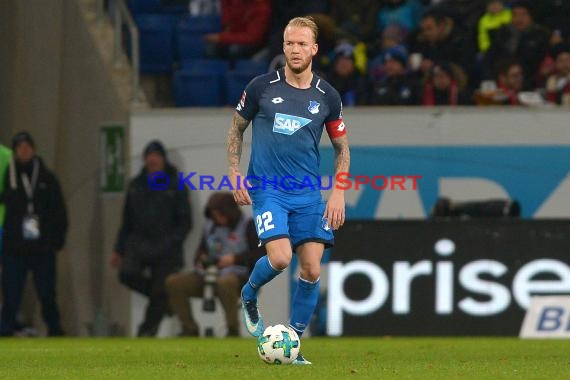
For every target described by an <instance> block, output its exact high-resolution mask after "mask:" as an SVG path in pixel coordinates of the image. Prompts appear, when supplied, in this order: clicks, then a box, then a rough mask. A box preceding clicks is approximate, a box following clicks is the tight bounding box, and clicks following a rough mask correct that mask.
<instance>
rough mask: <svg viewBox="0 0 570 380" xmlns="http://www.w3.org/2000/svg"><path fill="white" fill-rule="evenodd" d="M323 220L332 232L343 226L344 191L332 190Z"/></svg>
mask: <svg viewBox="0 0 570 380" xmlns="http://www.w3.org/2000/svg"><path fill="white" fill-rule="evenodd" d="M323 217H324V218H326V219H327V222H328V224H329V226H331V227H332V229H333V230H338V229H339V228H340V227H342V225H343V224H344V191H342V190H339V189H333V191H332V192H331V195H330V197H329V200H328V201H327V208H326V209H325V214H324V215H323Z"/></svg>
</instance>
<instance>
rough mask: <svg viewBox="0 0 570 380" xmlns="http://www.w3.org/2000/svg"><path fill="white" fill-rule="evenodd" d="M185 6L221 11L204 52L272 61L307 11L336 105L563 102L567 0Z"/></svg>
mask: <svg viewBox="0 0 570 380" xmlns="http://www.w3.org/2000/svg"><path fill="white" fill-rule="evenodd" d="M190 12H191V13H194V14H195V15H200V14H204V13H216V12H220V14H221V19H222V27H223V31H222V32H221V33H214V34H211V35H209V36H208V37H207V41H208V42H209V43H210V44H211V46H210V49H209V53H210V56H211V57H222V58H230V59H233V58H252V59H260V60H267V61H268V62H271V65H270V66H271V67H272V68H274V67H279V65H281V64H283V57H282V55H281V53H282V33H283V28H284V26H285V25H286V23H287V21H288V20H290V19H291V18H292V17H295V16H299V15H311V16H312V17H313V18H314V19H315V21H316V23H317V24H318V26H319V38H318V42H319V53H318V55H317V57H316V59H315V61H314V67H315V69H316V70H317V72H318V73H319V74H320V75H322V76H323V77H325V78H326V79H327V80H328V81H329V82H330V83H331V84H332V85H333V86H334V87H335V88H337V89H338V91H339V92H340V93H341V96H342V98H343V102H344V104H345V105H346V106H351V105H428V106H429V105H469V104H477V105H487V104H504V105H519V104H528V105H536V104H547V103H552V104H561V105H570V1H564V0H541V1H526V0H517V1H509V0H353V1H342V0H315V1H300V0H287V1H285V0H191V1H190ZM252 20H255V21H252Z"/></svg>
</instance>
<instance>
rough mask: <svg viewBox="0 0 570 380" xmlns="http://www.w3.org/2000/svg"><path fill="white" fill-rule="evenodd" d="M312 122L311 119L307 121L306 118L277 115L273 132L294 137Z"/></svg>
mask: <svg viewBox="0 0 570 380" xmlns="http://www.w3.org/2000/svg"><path fill="white" fill-rule="evenodd" d="M311 121H312V120H311V119H305V118H304V117H299V116H293V115H287V114H284V113H276V114H275V119H274V121H273V132H277V133H282V134H284V135H292V134H293V133H295V132H297V131H298V130H299V129H301V128H303V127H304V126H305V125H307V124H309V123H310V122H311Z"/></svg>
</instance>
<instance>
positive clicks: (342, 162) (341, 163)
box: [324, 135, 350, 230]
mask: <svg viewBox="0 0 570 380" xmlns="http://www.w3.org/2000/svg"><path fill="white" fill-rule="evenodd" d="M331 141H332V144H333V147H334V151H335V165H334V166H335V167H334V171H335V183H334V186H333V189H332V192H331V194H330V196H329V200H328V201H327V207H326V210H325V214H324V217H325V218H327V221H328V223H329V225H330V226H331V227H332V228H333V229H335V230H337V229H339V228H340V227H341V226H342V225H343V224H344V218H345V210H344V190H343V189H342V187H338V186H337V181H336V179H337V178H338V174H339V173H348V170H349V168H350V149H349V147H348V138H347V136H346V135H343V136H340V137H337V138H334V139H331Z"/></svg>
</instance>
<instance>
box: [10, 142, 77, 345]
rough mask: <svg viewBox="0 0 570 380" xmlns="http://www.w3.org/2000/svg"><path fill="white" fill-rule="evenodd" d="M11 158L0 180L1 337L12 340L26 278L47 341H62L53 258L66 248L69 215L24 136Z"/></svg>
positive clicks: (52, 180) (53, 180)
mask: <svg viewBox="0 0 570 380" xmlns="http://www.w3.org/2000/svg"><path fill="white" fill-rule="evenodd" d="M12 150H13V152H14V156H13V158H12V159H11V160H10V164H9V168H8V170H6V173H5V175H4V177H3V181H4V191H3V192H2V194H0V203H3V204H4V205H5V206H6V216H5V217H6V219H5V225H4V228H5V230H4V239H3V242H2V252H3V255H2V296H3V300H4V301H3V305H2V320H1V324H0V335H1V336H12V335H13V334H14V332H15V328H16V316H17V313H18V309H19V307H20V302H21V300H22V294H23V290H24V285H25V282H26V278H27V275H28V272H32V273H33V277H34V285H35V288H36V294H37V296H38V298H39V301H40V303H41V305H42V316H43V319H44V322H45V323H46V325H47V329H48V335H49V336H61V335H63V334H64V333H63V329H62V328H61V324H60V316H59V310H58V306H57V301H56V254H57V252H58V251H59V250H61V249H62V248H63V246H64V243H65V235H66V232H67V212H66V208H65V203H64V200H63V195H62V192H61V188H60V186H59V182H58V180H57V178H56V177H55V175H54V174H53V173H52V172H51V171H50V170H49V169H48V168H47V167H46V165H45V164H44V162H43V160H42V159H41V158H40V157H39V156H37V155H36V150H35V143H34V140H33V138H32V136H31V135H30V134H29V133H27V132H20V133H18V134H16V135H15V136H14V138H13V140H12Z"/></svg>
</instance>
